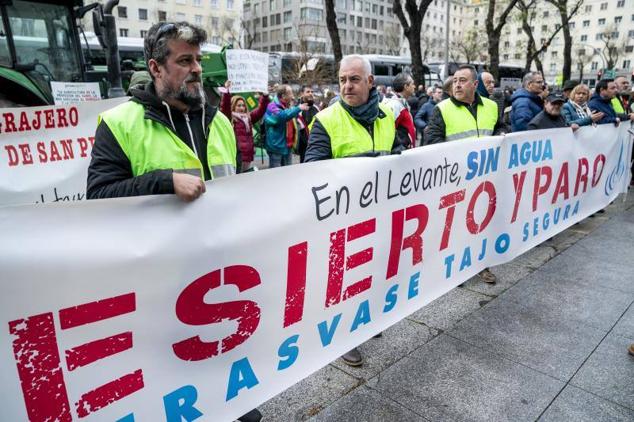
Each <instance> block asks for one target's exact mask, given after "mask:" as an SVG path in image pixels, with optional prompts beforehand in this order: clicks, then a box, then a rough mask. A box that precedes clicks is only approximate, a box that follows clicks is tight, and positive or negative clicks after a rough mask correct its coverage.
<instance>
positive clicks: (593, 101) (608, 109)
mask: <svg viewBox="0 0 634 422" xmlns="http://www.w3.org/2000/svg"><path fill="white" fill-rule="evenodd" d="M611 101H612V100H607V99H605V98H603V97H602V96H600V95H599V94H597V93H595V94H594V95H593V96H592V97H590V101H588V107H590V110H592V111H602V112H603V113H605V116H603V119H601V120H599V121H598V122H597V124H599V125H602V124H605V123H616V118H617V117H618V118H619V119H620V120H627V119H628V115H627V114H617V113H616V111H614V107H612V104H611Z"/></svg>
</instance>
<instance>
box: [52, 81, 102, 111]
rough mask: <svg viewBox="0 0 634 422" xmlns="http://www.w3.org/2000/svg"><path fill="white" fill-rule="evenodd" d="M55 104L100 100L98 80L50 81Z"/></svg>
mask: <svg viewBox="0 0 634 422" xmlns="http://www.w3.org/2000/svg"><path fill="white" fill-rule="evenodd" d="M51 91H52V92H53V100H54V101H55V105H69V104H77V103H81V102H85V101H99V100H101V92H100V90H99V82H55V81H52V82H51Z"/></svg>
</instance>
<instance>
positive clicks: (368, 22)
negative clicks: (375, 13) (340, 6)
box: [365, 18, 370, 29]
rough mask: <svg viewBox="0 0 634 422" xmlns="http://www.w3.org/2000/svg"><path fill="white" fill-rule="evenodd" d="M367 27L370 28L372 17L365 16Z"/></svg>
mask: <svg viewBox="0 0 634 422" xmlns="http://www.w3.org/2000/svg"><path fill="white" fill-rule="evenodd" d="M365 27H366V28H368V29H369V28H370V18H365Z"/></svg>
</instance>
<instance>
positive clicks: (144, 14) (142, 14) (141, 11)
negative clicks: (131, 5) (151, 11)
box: [139, 9, 147, 21]
mask: <svg viewBox="0 0 634 422" xmlns="http://www.w3.org/2000/svg"><path fill="white" fill-rule="evenodd" d="M139 20H140V21H146V20H147V9H139Z"/></svg>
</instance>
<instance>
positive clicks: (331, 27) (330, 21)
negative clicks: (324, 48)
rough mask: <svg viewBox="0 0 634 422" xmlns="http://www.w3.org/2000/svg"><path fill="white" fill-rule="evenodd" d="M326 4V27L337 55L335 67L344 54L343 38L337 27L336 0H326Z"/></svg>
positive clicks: (334, 52)
mask: <svg viewBox="0 0 634 422" xmlns="http://www.w3.org/2000/svg"><path fill="white" fill-rule="evenodd" d="M324 3H325V5H326V28H328V34H329V35H330V42H331V43H332V52H333V54H334V55H335V68H336V69H338V68H339V62H340V61H341V59H342V57H343V54H342V52H341V40H340V39H339V28H338V27H337V12H335V0H325V2H324Z"/></svg>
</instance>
